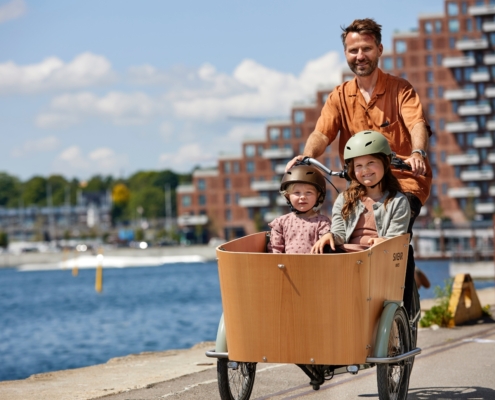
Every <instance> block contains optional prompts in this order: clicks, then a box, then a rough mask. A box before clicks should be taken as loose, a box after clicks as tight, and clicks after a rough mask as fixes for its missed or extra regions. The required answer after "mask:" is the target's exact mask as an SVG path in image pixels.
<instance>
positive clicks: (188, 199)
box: [182, 195, 191, 207]
mask: <svg viewBox="0 0 495 400" xmlns="http://www.w3.org/2000/svg"><path fill="white" fill-rule="evenodd" d="M182 206H183V207H190V206H191V196H189V195H185V196H182Z"/></svg>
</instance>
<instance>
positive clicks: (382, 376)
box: [377, 308, 411, 400]
mask: <svg viewBox="0 0 495 400" xmlns="http://www.w3.org/2000/svg"><path fill="white" fill-rule="evenodd" d="M410 350H411V341H410V336H409V321H408V318H407V316H406V313H405V312H404V310H403V309H402V308H399V309H397V311H396V312H395V314H394V320H393V322H392V326H391V329H390V337H389V340H388V350H387V357H395V356H399V355H401V354H404V353H407V352H408V351H410ZM410 374H411V361H410V360H409V359H406V360H403V361H400V362H398V363H394V364H378V367H377V383H378V396H379V398H380V400H405V399H406V398H407V392H408V390H409V375H410Z"/></svg>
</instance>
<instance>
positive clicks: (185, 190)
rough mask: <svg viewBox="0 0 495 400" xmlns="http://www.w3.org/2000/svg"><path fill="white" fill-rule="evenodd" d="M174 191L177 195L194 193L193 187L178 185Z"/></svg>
mask: <svg viewBox="0 0 495 400" xmlns="http://www.w3.org/2000/svg"><path fill="white" fill-rule="evenodd" d="M175 191H176V192H177V193H194V185H179V186H177V188H176V189H175Z"/></svg>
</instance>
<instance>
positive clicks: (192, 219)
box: [177, 215, 208, 226]
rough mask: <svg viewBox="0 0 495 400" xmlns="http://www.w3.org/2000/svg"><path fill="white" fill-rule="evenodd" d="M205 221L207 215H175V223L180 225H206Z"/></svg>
mask: <svg viewBox="0 0 495 400" xmlns="http://www.w3.org/2000/svg"><path fill="white" fill-rule="evenodd" d="M207 223H208V216H207V215H181V216H179V217H177V224H178V225H180V226H196V225H206V224H207Z"/></svg>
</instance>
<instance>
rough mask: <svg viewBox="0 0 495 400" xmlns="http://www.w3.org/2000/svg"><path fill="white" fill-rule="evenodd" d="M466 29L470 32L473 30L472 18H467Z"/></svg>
mask: <svg viewBox="0 0 495 400" xmlns="http://www.w3.org/2000/svg"><path fill="white" fill-rule="evenodd" d="M466 31H468V32H472V31H473V21H472V20H471V19H467V20H466Z"/></svg>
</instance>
